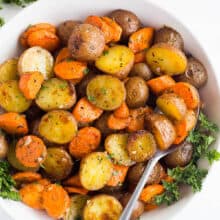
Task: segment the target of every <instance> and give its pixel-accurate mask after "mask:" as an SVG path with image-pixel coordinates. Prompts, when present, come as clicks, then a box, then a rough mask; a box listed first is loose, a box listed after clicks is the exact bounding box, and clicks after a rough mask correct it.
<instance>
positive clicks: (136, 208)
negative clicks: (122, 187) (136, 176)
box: [120, 193, 144, 220]
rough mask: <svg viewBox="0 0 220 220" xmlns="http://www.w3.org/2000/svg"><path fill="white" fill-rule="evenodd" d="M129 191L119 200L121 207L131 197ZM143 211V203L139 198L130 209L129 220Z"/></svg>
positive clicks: (136, 217)
mask: <svg viewBox="0 0 220 220" xmlns="http://www.w3.org/2000/svg"><path fill="white" fill-rule="evenodd" d="M131 196H132V194H131V193H126V194H125V195H124V196H123V197H122V199H121V200H120V202H121V204H122V206H123V207H125V206H126V205H127V203H128V202H129V200H130V198H131ZM143 212H144V203H143V202H142V201H140V200H138V201H137V202H136V204H135V206H134V209H133V211H132V214H131V217H130V219H129V220H137V219H138V218H139V217H140V216H141V215H142V214H143Z"/></svg>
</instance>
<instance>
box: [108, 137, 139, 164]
mask: <svg viewBox="0 0 220 220" xmlns="http://www.w3.org/2000/svg"><path fill="white" fill-rule="evenodd" d="M127 143H128V134H111V135H109V136H108V137H107V138H106V139H105V150H106V151H107V152H108V154H109V155H110V157H111V158H112V159H113V160H114V161H115V162H116V163H118V164H121V165H124V166H131V165H133V164H134V163H135V162H134V161H132V160H131V158H130V157H129V155H128V151H127V149H126V147H127Z"/></svg>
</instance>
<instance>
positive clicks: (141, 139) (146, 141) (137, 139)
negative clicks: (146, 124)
mask: <svg viewBox="0 0 220 220" xmlns="http://www.w3.org/2000/svg"><path fill="white" fill-rule="evenodd" d="M156 149H157V145H156V141H155V139H154V136H153V135H152V134H151V133H150V132H148V131H145V130H140V131H137V132H135V133H131V134H130V135H129V137H128V144H127V150H128V154H129V157H130V158H131V159H132V160H133V161H136V162H145V161H147V160H149V159H150V158H151V157H153V155H154V154H155V153H156Z"/></svg>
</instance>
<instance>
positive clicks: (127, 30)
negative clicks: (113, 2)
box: [109, 9, 141, 40]
mask: <svg viewBox="0 0 220 220" xmlns="http://www.w3.org/2000/svg"><path fill="white" fill-rule="evenodd" d="M109 17H110V18H112V19H113V20H114V21H116V22H117V23H118V24H119V25H120V26H121V28H122V40H127V39H128V37H129V36H130V35H131V34H132V33H134V32H135V31H137V30H138V29H139V28H140V27H141V22H140V20H139V18H138V17H137V16H136V15H135V14H134V13H133V12H131V11H127V10H123V9H117V10H114V11H112V12H111V13H110V14H109Z"/></svg>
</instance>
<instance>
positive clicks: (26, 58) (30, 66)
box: [18, 47, 54, 80]
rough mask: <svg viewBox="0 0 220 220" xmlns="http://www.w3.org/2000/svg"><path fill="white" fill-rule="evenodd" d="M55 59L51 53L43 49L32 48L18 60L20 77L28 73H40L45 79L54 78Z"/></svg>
mask: <svg viewBox="0 0 220 220" xmlns="http://www.w3.org/2000/svg"><path fill="white" fill-rule="evenodd" d="M53 64H54V59H53V56H52V55H51V54H50V52H49V51H47V50H45V49H43V48H41V47H31V48H29V49H27V50H25V51H24V52H23V53H22V55H21V56H20V58H19V60H18V72H19V74H20V75H22V74H24V73H26V72H35V71H37V72H40V73H41V74H42V75H43V76H44V79H45V80H47V79H49V78H51V77H53Z"/></svg>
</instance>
